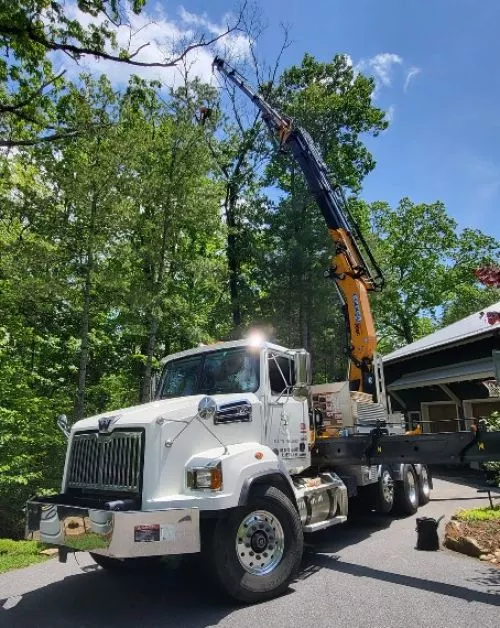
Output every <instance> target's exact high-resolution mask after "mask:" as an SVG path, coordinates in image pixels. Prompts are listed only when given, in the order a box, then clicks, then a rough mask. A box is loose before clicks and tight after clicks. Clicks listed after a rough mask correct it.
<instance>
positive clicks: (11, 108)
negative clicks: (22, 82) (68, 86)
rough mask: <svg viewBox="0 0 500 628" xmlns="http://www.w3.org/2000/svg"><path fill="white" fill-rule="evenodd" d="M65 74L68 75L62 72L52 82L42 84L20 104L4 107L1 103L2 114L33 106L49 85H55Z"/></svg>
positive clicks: (0, 111)
mask: <svg viewBox="0 0 500 628" xmlns="http://www.w3.org/2000/svg"><path fill="white" fill-rule="evenodd" d="M65 73H66V70H63V71H62V72H60V73H59V74H57V75H56V76H54V77H53V78H51V79H50V81H45V83H42V85H41V86H40V87H39V88H38V89H37V90H35V91H34V92H33V93H32V94H31V95H30V96H28V98H25V99H24V100H21V101H20V102H18V103H13V104H11V105H2V104H1V103H0V113H15V112H16V111H17V110H18V109H23V108H24V107H27V106H28V105H29V104H31V103H32V102H33V101H34V100H35V98H37V97H38V96H40V95H41V94H42V93H43V90H44V89H46V88H47V87H48V86H49V85H52V84H53V83H55V82H56V81H57V80H58V79H60V78H61V77H62V76H63V75H64V74H65Z"/></svg>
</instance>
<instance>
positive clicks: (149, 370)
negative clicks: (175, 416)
mask: <svg viewBox="0 0 500 628" xmlns="http://www.w3.org/2000/svg"><path fill="white" fill-rule="evenodd" d="M157 333H158V319H157V318H156V317H155V316H153V315H151V320H150V325H149V334H148V339H147V341H146V343H145V345H144V346H143V349H142V351H143V355H145V356H146V362H145V363H144V365H143V369H142V378H141V390H140V393H139V395H140V396H139V400H140V402H141V403H145V402H147V401H151V378H152V375H153V357H154V352H155V348H156V335H157Z"/></svg>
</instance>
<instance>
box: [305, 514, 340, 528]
mask: <svg viewBox="0 0 500 628" xmlns="http://www.w3.org/2000/svg"><path fill="white" fill-rule="evenodd" d="M344 521H347V517H346V516H345V515H338V516H337V517H333V518H332V519H326V521H318V522H317V523H309V524H308V525H305V526H304V532H318V531H319V530H325V529H326V528H329V527H330V526H336V525H337V524H339V523H344Z"/></svg>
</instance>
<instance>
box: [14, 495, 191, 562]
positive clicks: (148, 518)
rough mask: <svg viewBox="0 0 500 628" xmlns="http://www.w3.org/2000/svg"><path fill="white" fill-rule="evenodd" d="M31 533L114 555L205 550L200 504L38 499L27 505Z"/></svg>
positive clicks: (31, 536)
mask: <svg viewBox="0 0 500 628" xmlns="http://www.w3.org/2000/svg"><path fill="white" fill-rule="evenodd" d="M26 538H28V539H36V540H39V541H41V542H43V543H50V544H52V545H60V546H62V547H66V548H68V549H70V550H76V551H85V552H93V553H96V554H102V555H104V556H111V557H114V558H137V557H141V556H167V555H170V554H191V553H194V552H199V551H200V517H199V510H198V509H197V508H182V509H180V508H179V509H170V510H151V511H133V510H128V511H123V512H114V511H110V510H94V509H91V508H83V507H80V506H71V505H67V504H59V503H53V502H52V501H51V499H50V498H44V497H40V498H34V499H32V500H30V501H29V502H28V503H27V504H26Z"/></svg>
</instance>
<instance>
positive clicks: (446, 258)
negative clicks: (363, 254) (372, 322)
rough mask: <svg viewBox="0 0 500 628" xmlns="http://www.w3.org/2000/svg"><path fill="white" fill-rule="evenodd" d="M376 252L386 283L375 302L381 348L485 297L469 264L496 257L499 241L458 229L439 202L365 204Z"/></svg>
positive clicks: (431, 326) (474, 305)
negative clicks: (396, 205)
mask: <svg viewBox="0 0 500 628" xmlns="http://www.w3.org/2000/svg"><path fill="white" fill-rule="evenodd" d="M370 211H371V219H372V228H373V230H374V232H375V235H376V238H377V242H376V245H375V246H376V256H377V257H378V258H379V260H380V262H381V264H382V266H383V268H384V272H385V275H386V280H387V282H386V286H385V288H384V291H383V293H382V294H381V295H380V297H379V298H378V299H377V300H376V301H375V319H376V322H377V326H378V329H379V333H380V334H381V336H382V337H383V341H384V346H385V347H386V349H390V348H393V347H397V346H400V345H401V344H403V343H411V342H413V341H414V340H416V339H417V338H419V337H421V336H423V335H426V334H427V333H430V332H431V331H433V329H434V328H436V326H438V325H439V324H441V322H444V323H446V324H448V323H450V322H453V320H456V319H457V318H461V317H462V316H466V315H467V314H471V313H472V312H474V311H477V309H479V308H480V307H481V303H482V302H484V301H489V299H490V298H491V291H487V290H485V289H482V288H480V286H479V284H478V282H477V280H476V278H475V276H474V272H473V271H474V269H475V268H476V267H477V266H478V265H481V264H483V263H488V262H490V261H491V260H494V259H496V258H497V257H498V253H499V250H500V249H499V243H498V242H497V241H496V240H495V238H493V237H491V236H487V235H485V234H483V233H482V232H480V231H479V230H473V229H464V230H463V231H462V232H459V231H458V228H457V223H456V222H455V221H454V220H453V218H451V217H450V216H449V215H448V214H447V212H446V209H445V207H444V205H443V203H441V202H435V203H432V204H425V203H420V204H416V203H413V202H412V201H411V200H410V199H408V198H404V199H402V200H401V201H400V203H399V205H398V207H397V208H395V209H393V208H391V207H390V206H389V205H388V204H387V203H383V202H378V203H373V204H372V205H371V206H370Z"/></svg>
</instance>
